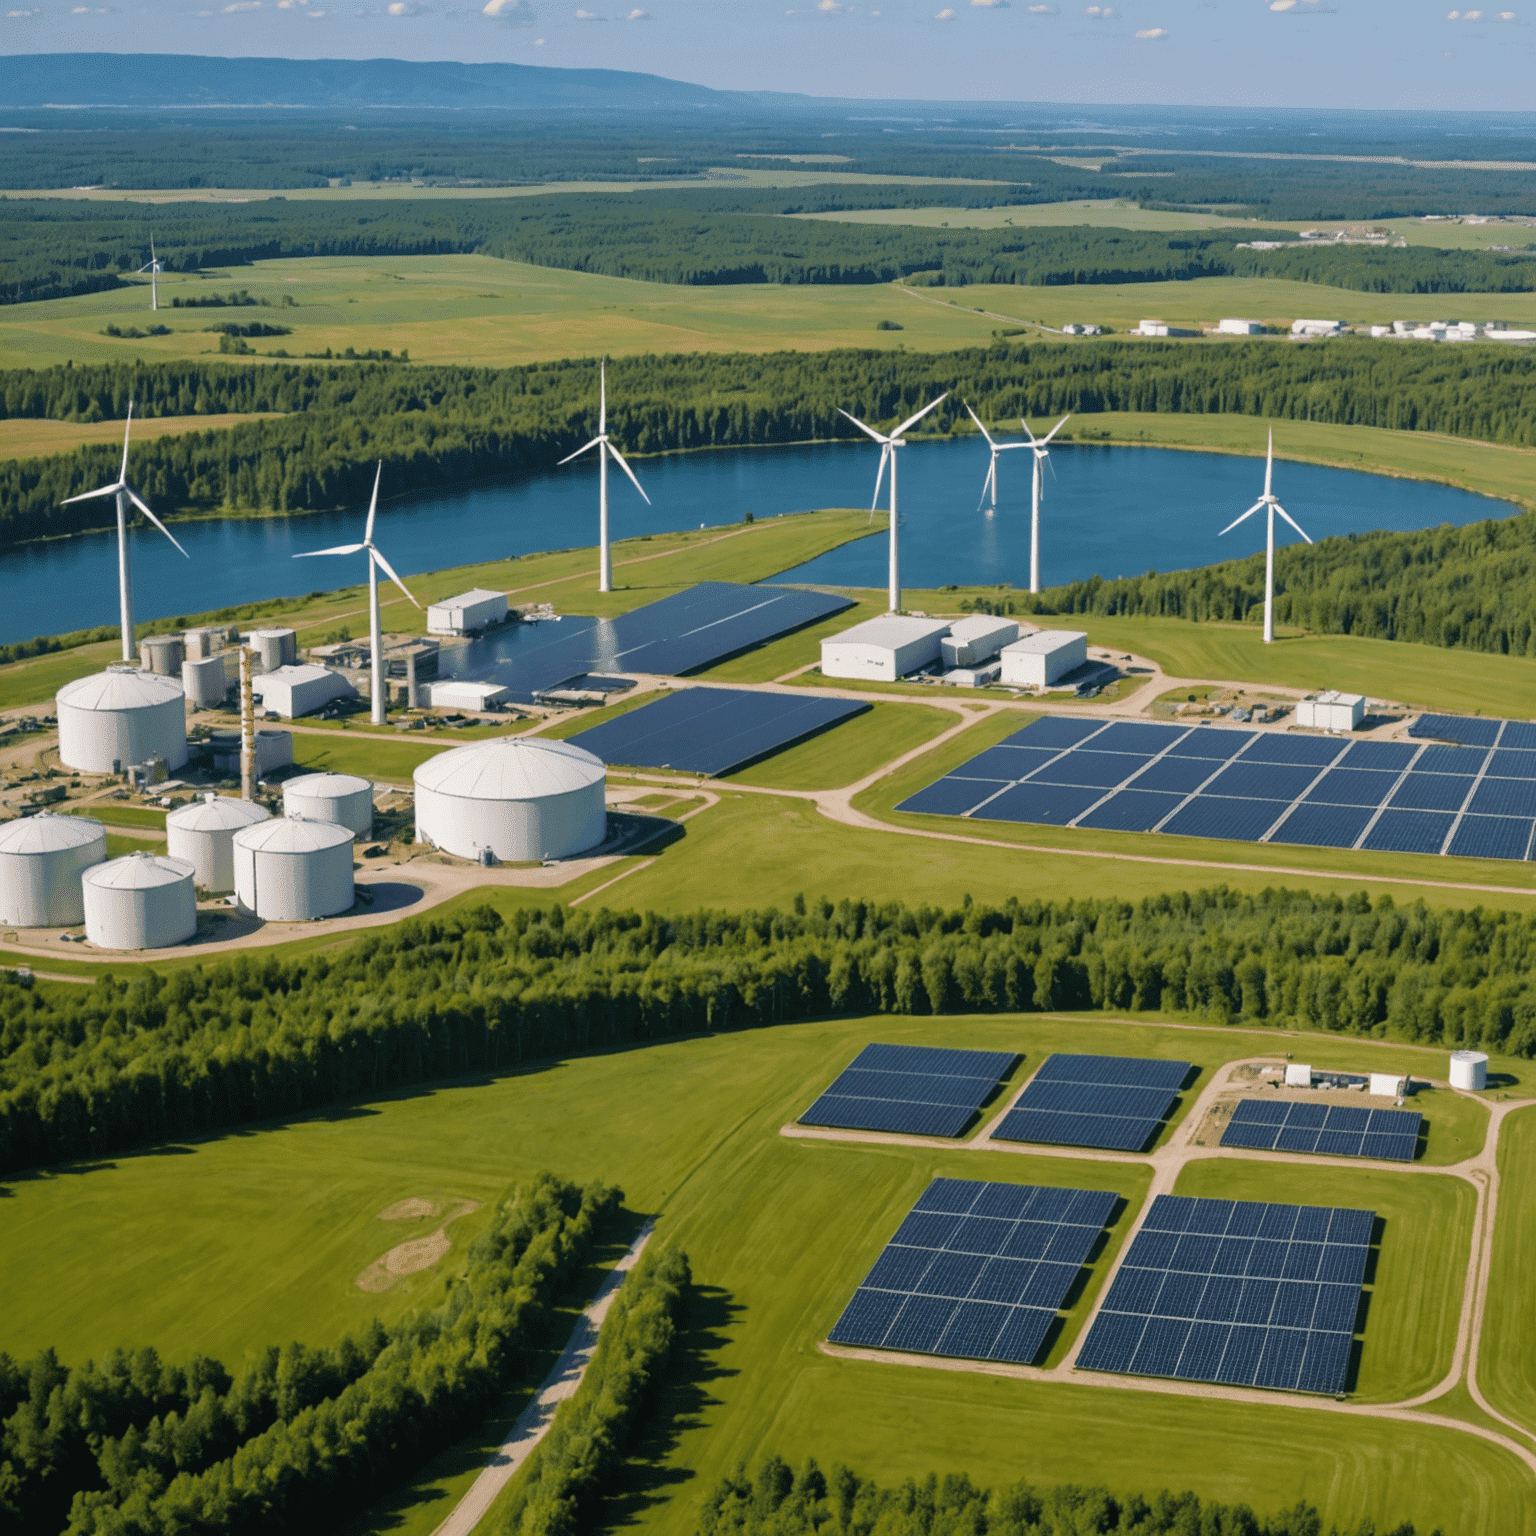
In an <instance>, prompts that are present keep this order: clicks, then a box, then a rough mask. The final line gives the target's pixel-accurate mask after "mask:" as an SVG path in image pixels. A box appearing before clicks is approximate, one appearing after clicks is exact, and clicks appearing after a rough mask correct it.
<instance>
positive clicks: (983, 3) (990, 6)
mask: <svg viewBox="0 0 1536 1536" xmlns="http://www.w3.org/2000/svg"><path fill="white" fill-rule="evenodd" d="M971 4H972V5H973V6H975V7H976V9H977V10H979V11H1006V10H1007V9H1008V0H971Z"/></svg>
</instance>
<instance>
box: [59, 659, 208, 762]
mask: <svg viewBox="0 0 1536 1536" xmlns="http://www.w3.org/2000/svg"><path fill="white" fill-rule="evenodd" d="M54 697H55V700H56V702H57V706H58V715H59V759H60V761H61V762H63V764H64V766H65V767H66V768H76V769H79V770H81V771H82V772H85V773H121V772H123V771H124V770H125V769H126V768H127V767H128V765H129V764H130V763H144V762H148V761H149V759H150V758H151V757H153V756H154V755H155V754H156V753H159V755H160V756H161V757H162V758H164V759H165V766H166V768H167V769H168V770H170V771H171V772H173V773H174V772H175V771H176V769H178V768H180V767H181V766H182V764H183V763H185V762H186V760H187V707H186V699H185V697H184V696H183V694H182V691H181V685H180V684H179V683H176V682H172V681H171V679H170V678H168V677H160V676H158V675H157V674H155V673H153V672H141V671H140V670H139V669H138V668H137V667H126V666H122V667H108V668H107V670H106V671H105V672H97V673H96V674H94V675H93V676H91V677H81V678H77V679H76V680H75V681H74V682H72V683H65V685H64V686H63V687H62V688H60V689H59V691H58V693H57V694H56V695H55V696H54Z"/></svg>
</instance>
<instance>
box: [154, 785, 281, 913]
mask: <svg viewBox="0 0 1536 1536" xmlns="http://www.w3.org/2000/svg"><path fill="white" fill-rule="evenodd" d="M271 815H272V813H271V812H270V811H269V810H268V809H267V808H266V807H265V806H264V805H258V804H257V803H256V802H255V801H254V800H235V799H232V798H230V797H229V796H228V795H204V796H203V798H202V799H201V800H194V801H193V802H192V803H191V804H190V805H183V806H179V807H178V808H177V809H176V810H174V811H172V812H171V814H170V815H169V816H167V817H166V818H165V846H166V851H167V852H168V853H169V854H170V856H171V857H172V858H173V859H180V860H181V861H182V862H183V863H185V864H190V865H191V866H192V873H193V878H194V879H195V880H196V881H197V883H198V884H199V885H200V886H202V888H203V889H204V890H205V891H214V892H218V893H221V894H222V893H223V892H225V891H232V890H234V888H235V833H236V832H239V831H240V830H241V829H242V828H244V827H250V826H254V825H255V824H256V823H257V822H258V821H268V820H270V819H271Z"/></svg>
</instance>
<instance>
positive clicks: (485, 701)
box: [427, 679, 512, 710]
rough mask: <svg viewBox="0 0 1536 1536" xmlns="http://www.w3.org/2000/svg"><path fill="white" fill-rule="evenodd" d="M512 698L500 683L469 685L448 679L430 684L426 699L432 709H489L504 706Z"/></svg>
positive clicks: (461, 681) (458, 680) (460, 680)
mask: <svg viewBox="0 0 1536 1536" xmlns="http://www.w3.org/2000/svg"><path fill="white" fill-rule="evenodd" d="M511 697H512V694H511V692H510V690H508V689H506V688H503V687H502V686H501V684H500V683H469V682H464V681H463V680H462V679H450V680H449V681H447V682H444V683H432V684H430V685H429V686H428V688H427V698H428V699H429V700H430V701H431V705H432V708H433V709H476V710H478V709H491V708H492V707H494V706H495V705H497V704H504V703H506V701H507V700H508V699H510V698H511Z"/></svg>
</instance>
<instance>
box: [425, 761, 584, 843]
mask: <svg viewBox="0 0 1536 1536" xmlns="http://www.w3.org/2000/svg"><path fill="white" fill-rule="evenodd" d="M607 781H608V772H607V769H605V768H604V766H603V762H602V759H601V758H598V757H594V756H593V755H592V753H590V752H587V751H585V750H583V749H582V748H581V747H574V746H572V745H571V744H570V743H569V742H567V741H546V740H544V739H543V738H542V737H538V736H533V737H524V736H499V737H496V738H494V739H493V740H490V741H476V742H471V743H470V744H469V745H467V746H463V747H454V748H453V749H452V750H451V751H448V752H441V753H439V754H438V755H437V756H436V757H432V758H428V759H427V761H426V762H424V763H423V764H422V765H421V766H420V767H419V768H418V769H417V770H416V773H415V784H416V841H417V842H419V843H421V842H425V843H431V844H432V845H433V846H434V847H437V848H441V849H442V850H443V851H444V852H445V853H451V854H455V855H457V856H458V857H459V858H461V859H479V858H483V857H484V856H485V852H486V851H487V850H489V852H490V853H491V854H493V855H494V856H495V857H496V858H498V859H501V860H506V861H512V862H516V861H523V860H532V859H559V858H564V857H566V856H567V855H568V854H572V853H580V852H582V851H583V850H584V849H587V848H595V847H596V846H597V845H598V844H599V843H601V842H602V841H603V839H604V838H605V837H606V836H607V832H608V815H607V811H606V810H605V809H604V804H603V792H604V789H605V787H606V785H607Z"/></svg>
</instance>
